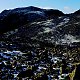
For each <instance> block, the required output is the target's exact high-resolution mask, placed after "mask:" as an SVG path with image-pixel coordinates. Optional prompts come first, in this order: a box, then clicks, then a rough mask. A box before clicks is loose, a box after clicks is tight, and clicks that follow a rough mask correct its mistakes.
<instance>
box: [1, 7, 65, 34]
mask: <svg viewBox="0 0 80 80" xmlns="http://www.w3.org/2000/svg"><path fill="white" fill-rule="evenodd" d="M55 15H56V16H61V15H64V14H63V13H62V12H61V11H59V10H52V9H50V10H46V9H40V8H37V7H33V6H29V7H23V8H16V9H12V10H4V11H2V12H1V13H0V32H1V33H2V32H6V31H9V30H12V29H15V28H18V27H20V26H23V25H25V24H28V23H30V22H34V21H41V20H47V18H49V17H51V16H52V17H54V16H55ZM52 17H51V18H52Z"/></svg>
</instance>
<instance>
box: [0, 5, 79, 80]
mask: <svg viewBox="0 0 80 80" xmlns="http://www.w3.org/2000/svg"><path fill="white" fill-rule="evenodd" d="M28 73H29V74H28ZM79 73H80V10H78V11H76V12H74V13H71V14H64V13H63V12H62V11H59V10H54V9H40V8H37V7H34V6H29V7H23V8H16V9H11V10H4V11H2V12H1V13H0V75H1V80H6V79H8V80H18V79H19V80H24V79H25V80H28V79H30V80H41V79H42V80H44V79H45V80H48V79H49V80H53V79H54V80H61V79H64V80H69V79H72V78H73V77H74V80H76V79H80V76H79V75H78V74H79ZM5 74H6V75H5Z"/></svg>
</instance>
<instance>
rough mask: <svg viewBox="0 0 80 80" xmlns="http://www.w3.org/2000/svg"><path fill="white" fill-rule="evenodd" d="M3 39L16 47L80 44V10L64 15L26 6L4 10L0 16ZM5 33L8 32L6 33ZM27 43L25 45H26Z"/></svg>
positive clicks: (0, 29) (54, 11) (57, 11)
mask: <svg viewBox="0 0 80 80" xmlns="http://www.w3.org/2000/svg"><path fill="white" fill-rule="evenodd" d="M0 32H1V33H3V36H2V35H1V40H6V41H7V40H8V42H10V43H12V44H13V45H17V44H18V45H17V46H18V47H19V46H25V44H26V46H31V47H32V46H38V47H39V46H41V45H48V46H53V45H55V44H56V45H71V46H72V45H74V44H75V45H77V46H79V44H80V15H79V11H76V12H74V13H71V14H64V13H63V12H61V11H59V10H53V9H40V8H37V7H33V6H30V7H24V8H16V9H12V10H4V11H2V13H1V14H0ZM4 32H5V33H4ZM23 44H24V45H23Z"/></svg>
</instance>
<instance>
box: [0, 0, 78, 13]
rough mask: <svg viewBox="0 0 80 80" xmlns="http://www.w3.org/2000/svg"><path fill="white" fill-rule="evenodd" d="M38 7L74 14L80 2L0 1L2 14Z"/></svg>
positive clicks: (46, 0)
mask: <svg viewBox="0 0 80 80" xmlns="http://www.w3.org/2000/svg"><path fill="white" fill-rule="evenodd" d="M27 6H36V7H41V8H47V9H49V8H51V9H58V10H61V11H63V12H64V13H72V12H75V11H77V10H79V9H80V0H0V12H2V11H3V10H5V9H14V8H17V7H27Z"/></svg>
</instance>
